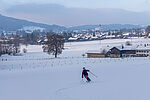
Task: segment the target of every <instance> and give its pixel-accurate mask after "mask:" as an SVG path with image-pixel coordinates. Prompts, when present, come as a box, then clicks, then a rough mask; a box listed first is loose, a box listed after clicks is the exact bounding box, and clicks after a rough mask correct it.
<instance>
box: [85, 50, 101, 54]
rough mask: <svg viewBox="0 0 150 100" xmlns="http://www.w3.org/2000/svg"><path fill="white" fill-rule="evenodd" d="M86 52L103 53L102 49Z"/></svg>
mask: <svg viewBox="0 0 150 100" xmlns="http://www.w3.org/2000/svg"><path fill="white" fill-rule="evenodd" d="M86 53H101V51H100V50H89V51H87V52H86Z"/></svg>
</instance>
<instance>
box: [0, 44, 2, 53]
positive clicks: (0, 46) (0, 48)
mask: <svg viewBox="0 0 150 100" xmlns="http://www.w3.org/2000/svg"><path fill="white" fill-rule="evenodd" d="M1 55H2V45H1V42H0V56H1Z"/></svg>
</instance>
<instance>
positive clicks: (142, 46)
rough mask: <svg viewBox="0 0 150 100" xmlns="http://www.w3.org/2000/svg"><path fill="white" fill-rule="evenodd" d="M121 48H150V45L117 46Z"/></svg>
mask: <svg viewBox="0 0 150 100" xmlns="http://www.w3.org/2000/svg"><path fill="white" fill-rule="evenodd" d="M116 48H118V49H119V50H150V45H149V46H147V45H146V46H145V45H130V46H117V47H116Z"/></svg>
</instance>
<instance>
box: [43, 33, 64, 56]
mask: <svg viewBox="0 0 150 100" xmlns="http://www.w3.org/2000/svg"><path fill="white" fill-rule="evenodd" d="M64 43H65V38H64V37H63V36H62V35H58V34H50V35H49V36H48V40H47V42H46V43H45V46H44V47H43V49H46V50H43V51H45V52H47V53H48V54H53V55H55V58H57V55H59V54H61V53H62V50H63V49H64Z"/></svg>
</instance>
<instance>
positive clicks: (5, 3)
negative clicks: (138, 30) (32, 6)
mask: <svg viewBox="0 0 150 100" xmlns="http://www.w3.org/2000/svg"><path fill="white" fill-rule="evenodd" d="M24 3H37V4H42V3H55V4H60V5H64V6H66V7H80V8H93V9H95V8H120V9H125V10H130V11H150V0H0V9H1V10H2V9H5V8H7V7H10V6H11V5H17V4H24Z"/></svg>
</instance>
